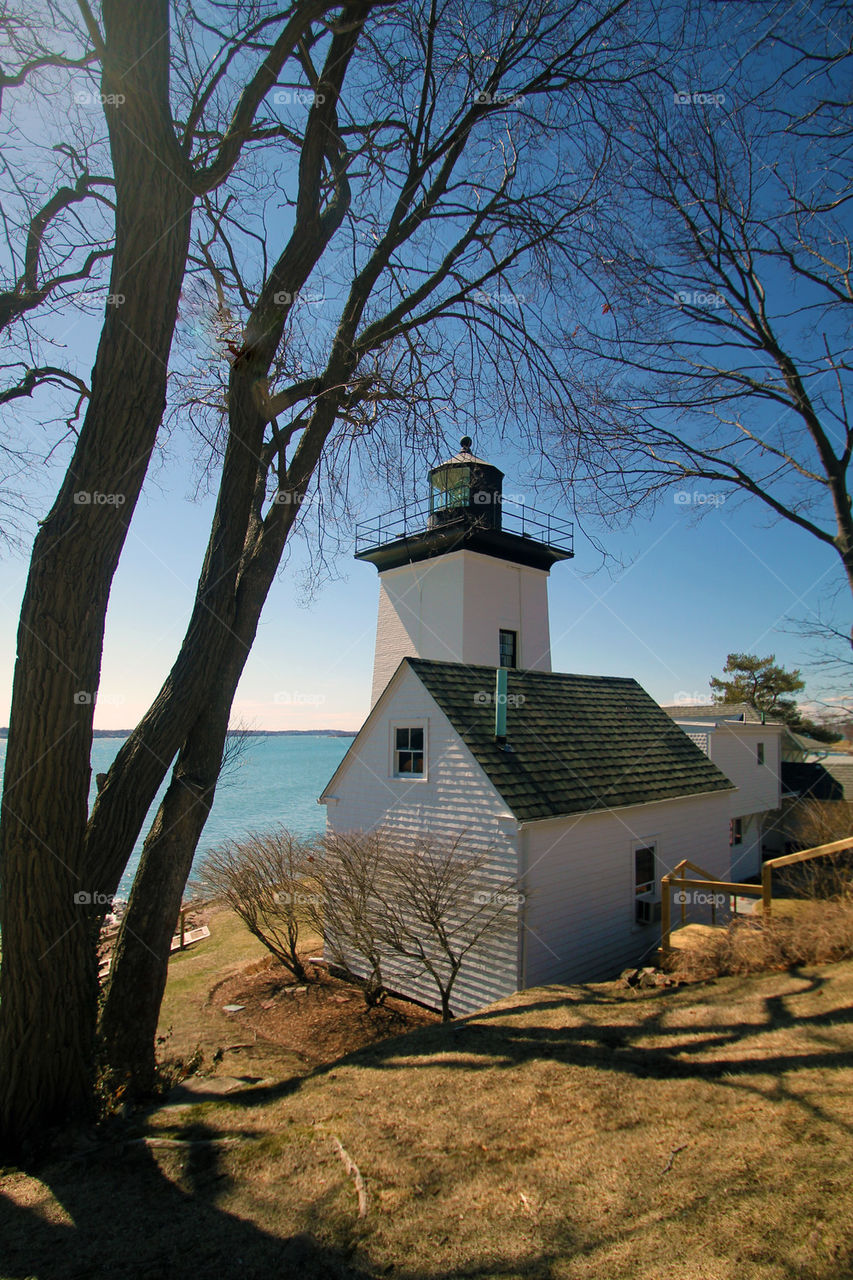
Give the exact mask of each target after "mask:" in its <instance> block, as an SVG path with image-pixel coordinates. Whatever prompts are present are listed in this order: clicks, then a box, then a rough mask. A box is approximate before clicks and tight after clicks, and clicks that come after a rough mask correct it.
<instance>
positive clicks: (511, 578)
mask: <svg viewBox="0 0 853 1280" xmlns="http://www.w3.org/2000/svg"><path fill="white" fill-rule="evenodd" d="M471 445H472V442H471V439H470V437H469V436H463V438H462V440H461V442H460V451H459V453H457V454H456V455H455V456H454V457H452V458H450V459H449V460H448V461H447V462H443V463H441V464H440V465H439V466H437V467H433V469H432V470H431V471H430V473H429V494H428V496H427V497H426V498H425V499H424V500H422V501H420V502H415V503H412V504H409V505H407V506H405V507H402V508H399V509H397V510H395V511H390V512H386V513H385V514H384V515H381V516H378V517H376V518H375V519H373V520H370V521H368V522H366V523H363V524H360V525H358V526H357V529H356V559H357V560H366V561H368V562H369V563H371V564H374V565H375V566H376V568H377V570H378V571H379V616H378V621H377V626H376V650H375V658H374V666H373V690H372V698H371V706H373V705H374V704H375V703H376V700H377V698H378V697H379V696H380V694H381V693H382V691H383V689H384V688H385V686H386V685H387V683H388V681H389V680H390V679H391V676H392V675H393V674H394V672H395V671H396V669H397V667H398V666H399V664H400V662H401V661H402V659H403V658H427V659H433V660H436V661H440V662H461V663H465V664H467V665H469V666H490V667H510V668H512V667H517V668H521V669H525V670H531V671H550V670H551V640H550V631H549V626H548V575H549V573H550V571H551V568H552V566H553V565H554V564H556V563H557V562H558V561H559V560H567V559H569V558H571V556H572V555H573V550H572V526H571V524H569V523H568V522H566V521H563V520H558V519H555V517H553V516H551V515H548V514H547V513H543V512H539V511H536V510H534V509H533V508H531V507H529V506H527V504H526V503H525V502H524V501H523V500H519V498H518V497H517V496H506V495H504V493H503V480H504V475H503V472H502V471H500V470H499V469H498V468H497V467H495V466H492V465H491V464H490V463H488V462H485V461H483V459H482V458H478V457H476V456H475V455H474V454H473V453H472V451H471Z"/></svg>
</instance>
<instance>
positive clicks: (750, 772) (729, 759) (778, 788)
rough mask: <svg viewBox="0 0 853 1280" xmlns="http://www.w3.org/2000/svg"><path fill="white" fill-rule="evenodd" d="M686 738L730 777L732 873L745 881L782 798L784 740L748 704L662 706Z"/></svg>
mask: <svg viewBox="0 0 853 1280" xmlns="http://www.w3.org/2000/svg"><path fill="white" fill-rule="evenodd" d="M664 711H666V713H667V714H668V715H669V716H671V717H672V719H673V720H674V721H675V723H676V724H677V725H679V726H680V728H682V729H683V730H684V732H685V733H686V734H687V735H688V737H689V738H691V739H692V741H693V742H695V743H696V745H697V746H698V747H700V748H701V749H702V750H703V751H704V752H705V754H706V755H707V756H708V758H709V759H711V760H713V761H714V763H715V764H716V765H717V766H718V768H720V769H721V770H722V771H723V773H724V774H725V775H726V777H728V778H730V779H731V781H732V782H733V783H734V784H735V787H736V788H737V789H736V790H735V791H733V792H732V793H731V800H730V803H731V808H730V811H729V817H730V820H731V828H730V841H731V874H732V879H733V880H745V879H749V878H750V877H753V876H757V875H759V874H760V872H761V863H762V855H763V854H765V855H766V856H768V857H769V856H772V855H771V854H770V853H769V852H768V849H769V846H768V838H770V832H771V830H772V829H773V828H774V821H775V814H776V813H777V812H778V810H779V807H780V805H781V802H782V790H783V785H782V777H783V764H782V754H783V740H784V739H785V738H786V736H790V735H789V731H788V730H787V729H786V727H785V726H784V725H783V724H781V723H778V722H771V721H766V720H765V719H764V718H763V716H762V713H761V712H760V711H756V709H755V707H751V706H749V705H748V704H747V703H721V704H717V705H713V704H710V703H709V704H704V703H700V704H696V705H692V706H683V705H675V706H668V707H664Z"/></svg>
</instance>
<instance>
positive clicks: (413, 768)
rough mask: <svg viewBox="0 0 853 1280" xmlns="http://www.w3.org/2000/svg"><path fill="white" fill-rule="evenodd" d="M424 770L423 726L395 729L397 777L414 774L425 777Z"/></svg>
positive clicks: (395, 766) (395, 768) (395, 770)
mask: <svg viewBox="0 0 853 1280" xmlns="http://www.w3.org/2000/svg"><path fill="white" fill-rule="evenodd" d="M423 772H424V731H423V728H417V729H416V728H405V729H395V730H394V773H395V775H396V776H397V777H400V778H406V777H410V776H412V775H415V776H418V777H423Z"/></svg>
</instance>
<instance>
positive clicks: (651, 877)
mask: <svg viewBox="0 0 853 1280" xmlns="http://www.w3.org/2000/svg"><path fill="white" fill-rule="evenodd" d="M655 886H656V877H655V846H654V845H653V844H646V845H642V846H641V847H640V848H638V849H635V850H634V893H635V894H636V895H637V896H638V897H639V895H640V894H641V893H654V891H655Z"/></svg>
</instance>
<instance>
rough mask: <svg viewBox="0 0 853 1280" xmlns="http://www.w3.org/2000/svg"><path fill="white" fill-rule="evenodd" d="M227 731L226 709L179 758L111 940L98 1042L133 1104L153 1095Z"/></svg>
mask: <svg viewBox="0 0 853 1280" xmlns="http://www.w3.org/2000/svg"><path fill="white" fill-rule="evenodd" d="M229 705H230V704H229ZM227 727H228V708H227V707H226V708H224V712H223V710H222V709H221V708H220V706H219V705H217V706H216V707H215V708H211V709H210V710H209V712H208V713H207V714H206V715H205V716H204V718H203V720H202V721H200V722H199V723H198V724H197V725H196V726H195V727H194V728H193V731H192V733H191V734H190V737H189V739H188V740H187V743H186V745H185V746H184V748H183V750H182V751H181V753H180V756H179V757H178V760H177V763H176V765H175V769H174V772H173V775H172V780H171V782H170V784H169V787H168V790H167V791H166V794H165V796H164V797H163V801H162V803H161V805H160V808H159V810H158V812H157V816H156V818H155V820H154V823H153V825H152V827H151V831H150V832H149V834H148V837H147V839H146V841H145V845H144V847H143V850H142V858H141V860H140V863H139V868H138V870H137V873H136V876H135V878H134V881H133V889H132V891H131V895H130V901H129V903H128V907H127V911H126V913H125V915H124V918H123V920H122V923H121V928H120V930H119V935H118V938H117V940H116V947H115V951H114V954H113V964H112V969H111V973H110V978H109V981H108V984H107V988H106V992H105V997H104V1003H103V1007H102V1011H101V1020H100V1038H101V1042H102V1047H103V1051H104V1052H103V1056H104V1059H105V1065H106V1066H107V1067H108V1069H109V1075H110V1082H111V1086H112V1087H113V1088H115V1087H116V1086H117V1085H120V1086H123V1087H124V1088H125V1089H126V1096H128V1097H131V1098H138V1097H141V1096H145V1095H146V1094H148V1093H150V1092H151V1089H152V1086H153V1084H154V1078H155V1070H156V1062H155V1047H154V1046H155V1038H156V1033H157V1022H158V1019H159V1016H160V1005H161V1003H162V1000H163V992H164V991H165V989H166V978H167V976H168V971H169V954H170V946H171V940H172V937H173V934H174V931H175V926H176V924H177V920H178V916H179V913H180V908H181V899H182V897H183V893H184V886H185V884H186V882H187V877H188V876H189V873H190V868H191V867H192V860H193V856H194V854H195V850H196V847H197V845H198V841H199V837H200V836H201V833H202V831H203V829H204V824H205V822H206V821H207V815H208V813H209V812H210V807H211V805H212V804H213V797H214V792H215V789H216V779H217V777H218V774H219V769H220V765H221V761H222V751H223V747H224V745H225V735H226V731H227Z"/></svg>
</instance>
